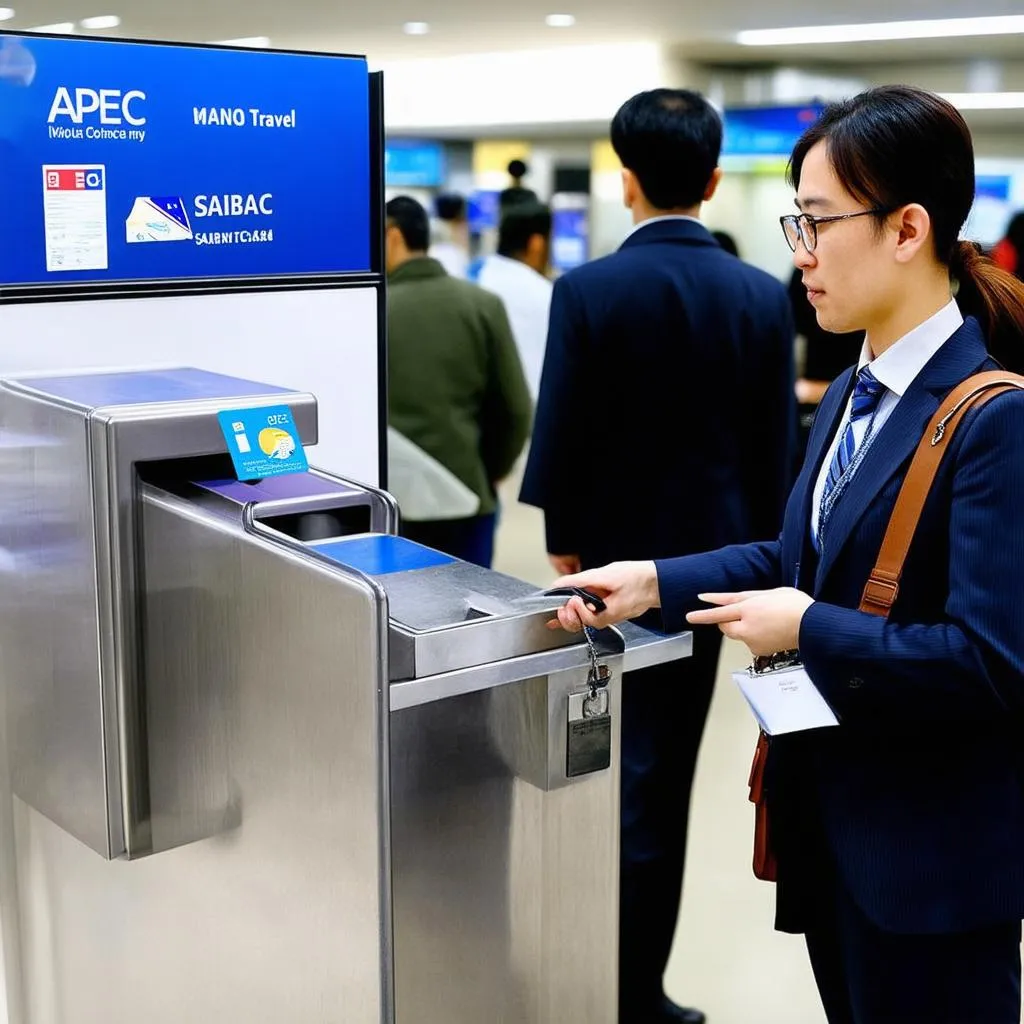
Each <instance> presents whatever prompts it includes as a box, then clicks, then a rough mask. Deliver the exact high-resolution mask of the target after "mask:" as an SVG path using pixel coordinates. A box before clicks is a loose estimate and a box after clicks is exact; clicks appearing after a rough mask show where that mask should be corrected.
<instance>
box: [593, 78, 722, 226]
mask: <svg viewBox="0 0 1024 1024" xmlns="http://www.w3.org/2000/svg"><path fill="white" fill-rule="evenodd" d="M611 135H612V146H613V147H614V149H615V152H616V154H617V155H618V157H619V160H621V161H622V166H623V167H627V168H628V169H629V170H631V171H632V172H633V173H634V174H635V175H636V177H637V180H638V181H639V182H640V188H641V189H643V193H644V195H645V196H646V198H647V201H648V202H649V203H650V204H651V205H652V206H654V207H655V208H656V209H659V210H676V209H687V208H688V207H691V206H696V205H697V204H698V203H699V202H701V200H702V199H703V198H704V192H705V191H706V190H707V187H708V182H710V180H711V175H712V173H713V172H714V170H715V168H716V167H717V166H718V156H719V153H720V152H721V150H722V121H721V118H719V116H718V114H717V113H716V112H715V109H714V107H712V106H711V104H710V103H708V101H707V100H706V99H704V97H703V96H701V94H700V93H698V92H692V91H691V90H689V89H651V90H650V91H649V92H641V93H638V94H637V95H636V96H634V97H633V98H632V99H629V100H627V101H626V102H625V103H624V104H623V105H622V106H621V107H620V108H619V112H618V113H617V114H616V115H615V118H614V120H613V121H612V132H611Z"/></svg>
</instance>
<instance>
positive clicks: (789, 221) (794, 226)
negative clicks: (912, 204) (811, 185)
mask: <svg viewBox="0 0 1024 1024" xmlns="http://www.w3.org/2000/svg"><path fill="white" fill-rule="evenodd" d="M873 213H875V214H878V213H892V210H889V209H885V208H883V207H878V208H877V209H874V210H858V211H857V212H856V213H834V214H831V215H830V216H828V217H812V216H811V215H810V214H809V213H791V214H788V215H787V216H785V217H780V218H779V223H780V224H781V225H782V233H783V234H784V235H785V236H786V242H787V244H788V245H789V247H790V249H792V250H793V252H796V243H797V242H803V244H804V248H805V249H806V250H807V251H808V252H814V249H815V247H816V246H817V244H818V225H819V224H829V223H831V222H832V221H834V220H853V218H854V217H867V216H868V215H869V214H873Z"/></svg>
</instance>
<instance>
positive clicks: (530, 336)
mask: <svg viewBox="0 0 1024 1024" xmlns="http://www.w3.org/2000/svg"><path fill="white" fill-rule="evenodd" d="M477 284H479V285H480V287H481V288H486V289H487V291H489V292H494V294H495V295H497V296H498V297H499V298H500V299H501V301H502V302H504V304H505V312H506V313H508V321H509V323H510V324H511V325H512V337H513V338H515V340H516V348H518V349H519V360H520V362H521V363H522V364H523V373H524V374H525V375H526V383H527V384H528V385H529V387H530V394H531V395H532V396H533V401H534V403H536V401H537V393H538V392H539V391H540V374H541V370H542V369H543V368H544V349H545V347H546V346H547V341H548V319H549V317H550V315H551V291H552V289H553V288H554V285H553V284H552V283H551V282H550V281H549V280H548V279H547V278H546V277H544V275H543V274H538V273H537V271H536V270H534V269H533V267H528V266H527V265H526V264H525V263H522V262H521V261H520V260H513V259H509V258H508V257H507V256H497V255H494V256H488V257H487V259H486V260H484V265H483V267H481V269H480V276H479V277H478V278H477Z"/></svg>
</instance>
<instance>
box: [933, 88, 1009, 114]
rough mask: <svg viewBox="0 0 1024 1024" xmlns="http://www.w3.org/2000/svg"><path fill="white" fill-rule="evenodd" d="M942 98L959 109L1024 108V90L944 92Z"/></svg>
mask: <svg viewBox="0 0 1024 1024" xmlns="http://www.w3.org/2000/svg"><path fill="white" fill-rule="evenodd" d="M942 98H943V99H945V100H949V102H950V103H952V104H953V106H954V107H956V108H957V109H958V110H1021V109H1024V92H944V93H942Z"/></svg>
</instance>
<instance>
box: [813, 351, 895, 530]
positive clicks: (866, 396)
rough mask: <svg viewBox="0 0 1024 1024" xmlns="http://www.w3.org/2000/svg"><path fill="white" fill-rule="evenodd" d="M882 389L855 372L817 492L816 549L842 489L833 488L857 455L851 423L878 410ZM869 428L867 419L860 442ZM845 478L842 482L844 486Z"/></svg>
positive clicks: (867, 376) (865, 371)
mask: <svg viewBox="0 0 1024 1024" xmlns="http://www.w3.org/2000/svg"><path fill="white" fill-rule="evenodd" d="M885 392H886V387H885V385H884V384H883V383H882V382H881V381H880V380H879V379H878V378H877V377H876V376H875V375H874V374H873V373H872V372H871V371H870V370H869V369H868V368H867V367H866V366H865V367H863V368H862V369H861V370H860V371H859V372H858V374H857V384H856V386H855V387H854V389H853V403H852V405H851V408H850V422H849V423H847V424H846V429H845V430H844V431H843V436H842V439H841V440H840V442H839V444H838V446H837V447H836V450H835V454H834V455H833V456H832V461H831V462H830V463H829V467H828V476H827V477H826V478H825V488H824V490H823V491H822V492H821V505H820V511H819V515H818V538H816V543H815V547H817V548H819V550H820V543H821V542H820V537H821V534H822V532H823V530H824V526H825V520H826V519H827V518H828V514H829V513H830V512H831V511H832V506H833V504H834V503H835V501H836V499H837V498H838V497H839V494H841V493H842V489H841V490H840V491H839V492H838V493H834V492H836V487H837V486H838V485H839V483H840V481H842V480H843V477H844V475H845V474H846V472H847V470H849V468H850V465H851V464H852V463H853V461H854V459H855V458H856V455H857V440H856V437H855V434H854V424H857V423H860V421H861V420H863V419H865V418H870V417H873V416H874V414H875V411H876V410H877V409H878V403H879V402H880V401H881V400H882V396H883V395H884V394H885ZM870 430H871V425H870V419H869V423H868V427H867V431H868V433H865V434H864V436H863V440H862V441H861V445H863V444H864V442H865V441H867V439H868V436H869V433H870ZM845 486H846V481H844V482H843V487H844V488H845Z"/></svg>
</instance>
